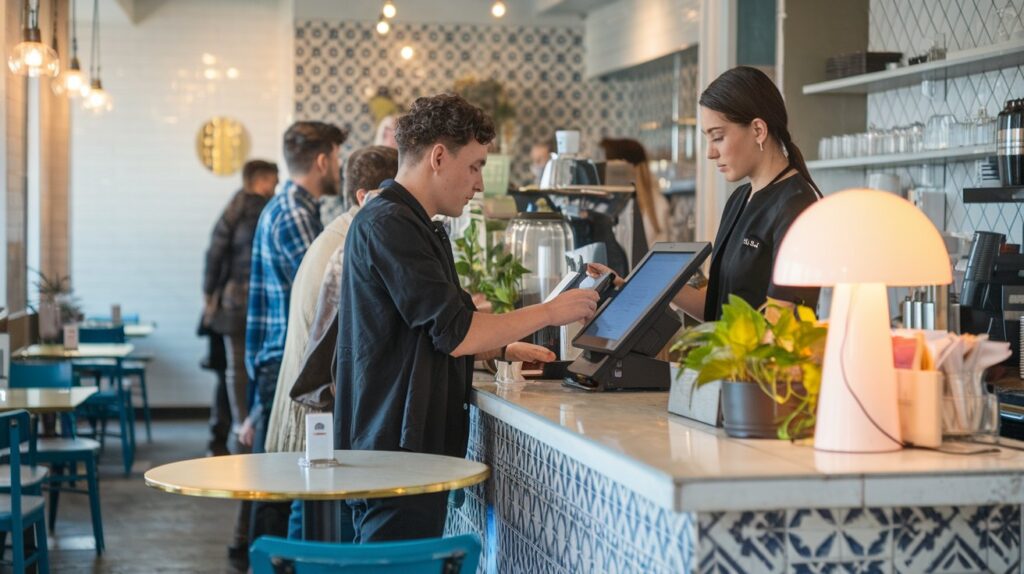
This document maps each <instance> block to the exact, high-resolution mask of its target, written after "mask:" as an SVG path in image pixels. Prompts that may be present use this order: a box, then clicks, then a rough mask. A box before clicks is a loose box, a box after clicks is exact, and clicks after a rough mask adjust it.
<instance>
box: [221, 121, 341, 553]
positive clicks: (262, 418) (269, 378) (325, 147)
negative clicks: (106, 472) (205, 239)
mask: <svg viewBox="0 0 1024 574" xmlns="http://www.w3.org/2000/svg"><path fill="white" fill-rule="evenodd" d="M346 136H347V134H346V133H345V132H344V131H343V130H341V129H339V128H338V127H337V126H334V125H331V124H326V123H323V122H295V123H294V124H292V125H291V127H289V128H288V131H286V132H285V134H284V159H285V163H287V164H288V172H289V175H290V178H289V179H288V181H287V182H285V184H284V186H283V188H282V189H281V191H280V192H279V193H278V194H277V195H276V196H274V198H273V199H271V200H270V202H269V203H267V206H266V207H265V208H263V213H262V214H261V215H260V219H259V223H258V224H257V225H256V235H255V237H253V241H252V270H251V273H250V283H249V308H248V312H247V315H246V331H245V364H246V369H247V370H248V372H249V377H250V380H251V381H252V384H253V385H254V386H255V391H256V392H255V402H254V404H253V406H252V408H251V409H250V410H249V416H248V418H247V419H246V421H245V424H244V425H243V427H242V430H241V431H240V432H239V440H240V441H241V442H242V443H243V444H246V445H251V446H252V451H253V452H254V453H259V452H264V444H265V443H266V436H267V426H268V424H269V422H270V407H271V405H273V404H274V391H275V390H276V389H277V376H278V372H279V371H280V370H281V359H282V357H283V356H284V343H285V335H286V330H287V326H288V302H289V297H290V296H291V288H292V282H293V281H294V279H295V273H296V272H297V271H298V269H299V264H300V263H302V256H303V255H305V253H306V250H307V249H308V248H309V246H310V244H312V243H313V240H314V239H316V236H317V235H319V234H320V232H321V231H322V230H323V225H322V224H321V222H320V207H319V205H318V200H319V199H320V197H323V196H327V195H337V193H338V187H339V181H338V180H339V179H340V177H341V175H340V170H339V165H340V163H339V162H340V160H339V158H338V150H339V147H340V146H341V144H343V143H345V138H346ZM288 507H289V505H288V503H256V504H253V516H252V521H251V530H252V531H251V534H250V537H249V540H253V541H255V540H256V539H257V538H259V537H260V536H262V535H264V534H269V535H274V536H284V535H285V534H286V533H287V525H288V511H289V510H288Z"/></svg>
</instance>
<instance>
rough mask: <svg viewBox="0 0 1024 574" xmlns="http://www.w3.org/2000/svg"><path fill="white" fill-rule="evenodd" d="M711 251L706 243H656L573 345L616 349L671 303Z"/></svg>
mask: <svg viewBox="0 0 1024 574" xmlns="http://www.w3.org/2000/svg"><path fill="white" fill-rule="evenodd" d="M709 252H710V247H709V246H708V244H706V243H698V244H694V243H682V244H680V243H668V244H657V245H656V246H655V248H654V249H653V250H652V251H651V252H650V253H648V254H647V257H645V258H644V259H643V261H641V262H640V265H639V266H638V267H637V268H636V269H635V270H634V271H633V273H631V274H630V276H629V278H628V280H627V281H626V283H625V285H623V286H622V289H621V290H620V291H619V293H618V294H617V295H616V296H615V298H614V299H612V300H611V302H609V303H608V304H607V305H605V306H604V307H602V308H601V309H600V310H599V311H598V313H597V315H595V316H594V318H593V319H591V320H590V322H589V323H588V324H587V325H586V326H585V327H584V328H583V331H582V332H581V333H580V335H579V336H578V337H577V338H576V339H575V340H574V341H573V344H574V345H575V346H577V347H580V348H582V349H591V350H596V351H605V352H608V351H613V350H615V349H617V348H618V347H619V345H620V344H621V343H622V341H624V340H625V339H626V338H627V337H628V336H629V335H630V334H631V332H633V331H634V330H635V329H636V328H637V327H639V326H640V325H641V323H643V322H644V319H645V318H647V317H650V316H652V315H653V313H655V312H660V309H662V308H663V306H666V305H667V304H668V301H669V300H671V298H672V297H673V296H674V295H675V293H676V291H678V290H679V289H680V288H682V285H683V284H684V283H685V282H686V280H687V279H689V278H690V276H692V275H693V273H694V272H696V270H697V268H698V267H699V266H700V264H701V262H703V260H704V258H706V257H707V255H708V253H709Z"/></svg>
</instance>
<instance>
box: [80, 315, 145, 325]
mask: <svg viewBox="0 0 1024 574" xmlns="http://www.w3.org/2000/svg"><path fill="white" fill-rule="evenodd" d="M87 322H91V323H111V324H112V323H113V322H114V321H113V319H112V318H111V316H110V315H105V316H99V315H98V316H96V317H89V318H88V319H87ZM121 322H122V323H124V324H125V325H135V324H137V323H138V322H139V314H138V313H127V314H126V313H121Z"/></svg>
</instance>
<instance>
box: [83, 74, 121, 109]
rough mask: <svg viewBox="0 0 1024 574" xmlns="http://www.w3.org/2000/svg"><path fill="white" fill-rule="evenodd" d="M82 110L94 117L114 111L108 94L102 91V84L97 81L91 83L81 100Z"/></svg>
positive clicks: (112, 102)
mask: <svg viewBox="0 0 1024 574" xmlns="http://www.w3.org/2000/svg"><path fill="white" fill-rule="evenodd" d="M82 108H83V109H85V110H87V111H90V112H92V113H94V114H96V115H99V114H102V113H103V112H109V111H110V110H112V109H114V101H113V100H112V99H111V98H110V94H109V93H108V92H107V91H106V90H104V89H103V83H102V82H101V81H100V80H99V79H95V80H93V81H92V85H91V86H90V88H89V92H88V93H87V94H86V95H85V98H84V99H83V100H82Z"/></svg>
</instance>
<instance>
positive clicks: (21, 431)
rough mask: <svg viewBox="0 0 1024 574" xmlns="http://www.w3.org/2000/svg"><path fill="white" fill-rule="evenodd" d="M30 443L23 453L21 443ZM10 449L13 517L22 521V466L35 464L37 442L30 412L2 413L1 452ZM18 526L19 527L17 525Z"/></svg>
mask: <svg viewBox="0 0 1024 574" xmlns="http://www.w3.org/2000/svg"><path fill="white" fill-rule="evenodd" d="M24 442H27V443H28V451H27V452H24V453H23V452H21V443H24ZM3 449H9V453H10V454H9V459H10V460H9V465H10V467H11V489H10V494H11V517H12V520H18V521H20V520H21V494H22V493H21V465H22V464H32V465H34V464H35V460H36V441H35V437H33V436H32V419H31V417H30V416H29V414H28V411H10V412H6V413H0V450H3ZM16 526H17V525H16Z"/></svg>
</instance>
